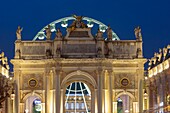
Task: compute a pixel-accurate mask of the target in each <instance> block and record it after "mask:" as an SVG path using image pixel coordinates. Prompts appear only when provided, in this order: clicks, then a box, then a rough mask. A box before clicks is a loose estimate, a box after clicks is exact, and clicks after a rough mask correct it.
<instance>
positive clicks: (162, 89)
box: [146, 45, 170, 113]
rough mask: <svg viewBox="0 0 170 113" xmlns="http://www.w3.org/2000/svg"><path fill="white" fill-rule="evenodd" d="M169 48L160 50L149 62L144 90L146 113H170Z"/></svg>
mask: <svg viewBox="0 0 170 113" xmlns="http://www.w3.org/2000/svg"><path fill="white" fill-rule="evenodd" d="M169 65H170V46H169V45H168V46H167V47H165V48H163V49H160V50H159V53H155V55H154V57H153V58H152V59H151V60H150V63H149V68H148V79H147V80H146V88H147V92H148V97H149V98H148V99H149V103H148V104H149V110H148V112H149V111H150V112H154V113H157V112H159V113H168V112H170V67H169Z"/></svg>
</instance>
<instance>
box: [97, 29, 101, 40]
mask: <svg viewBox="0 0 170 113" xmlns="http://www.w3.org/2000/svg"><path fill="white" fill-rule="evenodd" d="M96 38H97V39H101V38H103V32H102V31H100V29H98V31H97V34H96Z"/></svg>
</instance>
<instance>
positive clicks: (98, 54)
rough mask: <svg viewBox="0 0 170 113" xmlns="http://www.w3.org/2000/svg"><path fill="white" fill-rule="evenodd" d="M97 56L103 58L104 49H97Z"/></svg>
mask: <svg viewBox="0 0 170 113" xmlns="http://www.w3.org/2000/svg"><path fill="white" fill-rule="evenodd" d="M97 56H98V57H102V48H101V47H98V48H97Z"/></svg>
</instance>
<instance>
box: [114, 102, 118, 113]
mask: <svg viewBox="0 0 170 113" xmlns="http://www.w3.org/2000/svg"><path fill="white" fill-rule="evenodd" d="M113 113H117V102H113Z"/></svg>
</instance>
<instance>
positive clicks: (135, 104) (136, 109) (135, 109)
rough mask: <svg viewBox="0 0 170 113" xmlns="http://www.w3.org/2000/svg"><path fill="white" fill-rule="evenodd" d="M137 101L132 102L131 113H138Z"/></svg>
mask: <svg viewBox="0 0 170 113" xmlns="http://www.w3.org/2000/svg"><path fill="white" fill-rule="evenodd" d="M138 112H139V111H138V102H133V113H138Z"/></svg>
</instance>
